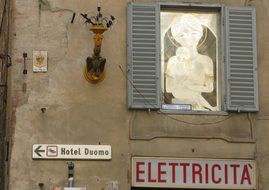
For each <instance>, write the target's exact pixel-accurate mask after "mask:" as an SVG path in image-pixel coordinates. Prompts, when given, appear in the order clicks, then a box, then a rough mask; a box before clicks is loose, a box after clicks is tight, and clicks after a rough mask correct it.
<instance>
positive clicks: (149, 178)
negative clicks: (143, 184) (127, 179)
mask: <svg viewBox="0 0 269 190" xmlns="http://www.w3.org/2000/svg"><path fill="white" fill-rule="evenodd" d="M148 181H149V182H151V183H153V182H156V179H152V178H151V163H150V162H149V163H148Z"/></svg>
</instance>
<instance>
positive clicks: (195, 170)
mask: <svg viewBox="0 0 269 190" xmlns="http://www.w3.org/2000/svg"><path fill="white" fill-rule="evenodd" d="M197 175H198V179H199V183H202V166H201V165H200V164H198V163H193V164H192V182H193V183H196V176H197Z"/></svg>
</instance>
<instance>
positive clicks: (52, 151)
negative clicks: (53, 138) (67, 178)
mask: <svg viewBox="0 0 269 190" xmlns="http://www.w3.org/2000/svg"><path fill="white" fill-rule="evenodd" d="M32 158H33V159H68V160H70V159H76V160H77V159H78V160H110V159H111V146H110V145H66V144H34V145H33V151H32Z"/></svg>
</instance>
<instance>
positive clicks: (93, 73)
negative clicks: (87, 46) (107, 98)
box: [81, 3, 115, 83]
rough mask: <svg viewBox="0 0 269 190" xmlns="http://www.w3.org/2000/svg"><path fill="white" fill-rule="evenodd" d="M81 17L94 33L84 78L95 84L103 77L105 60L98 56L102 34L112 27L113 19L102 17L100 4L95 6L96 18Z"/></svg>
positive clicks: (110, 16)
mask: <svg viewBox="0 0 269 190" xmlns="http://www.w3.org/2000/svg"><path fill="white" fill-rule="evenodd" d="M81 16H82V17H83V18H84V19H86V21H85V23H87V24H90V25H91V26H90V30H91V31H92V32H93V33H94V36H93V39H94V49H93V55H92V56H88V57H87V59H86V68H85V70H84V76H85V78H86V79H87V80H88V81H90V82H93V83H97V82H99V81H101V80H102V79H103V78H104V76H105V64H106V59H105V58H103V57H101V55H100V52H101V46H102V40H103V33H104V32H105V31H106V30H107V29H108V28H110V27H111V26H112V25H113V23H114V21H115V17H114V16H112V15H109V16H108V17H103V15H102V13H101V6H100V3H98V5H97V14H96V16H88V15H87V14H81Z"/></svg>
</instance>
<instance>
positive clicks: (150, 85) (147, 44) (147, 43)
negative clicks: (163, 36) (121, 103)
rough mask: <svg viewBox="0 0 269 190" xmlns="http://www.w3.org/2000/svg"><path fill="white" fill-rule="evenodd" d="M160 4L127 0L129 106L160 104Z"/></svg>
mask: <svg viewBox="0 0 269 190" xmlns="http://www.w3.org/2000/svg"><path fill="white" fill-rule="evenodd" d="M158 15H159V6H158V5H157V4H137V3H129V4H128V80H129V81H130V82H129V83H128V106H129V108H142V109H143V108H147V109H148V108H155V109H157V108H160V81H159V80H158V79H159V71H160V69H159V60H160V59H159V57H160V56H159V55H160V53H159V44H160V43H159V40H160V37H159V30H160V29H159V16H158Z"/></svg>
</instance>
